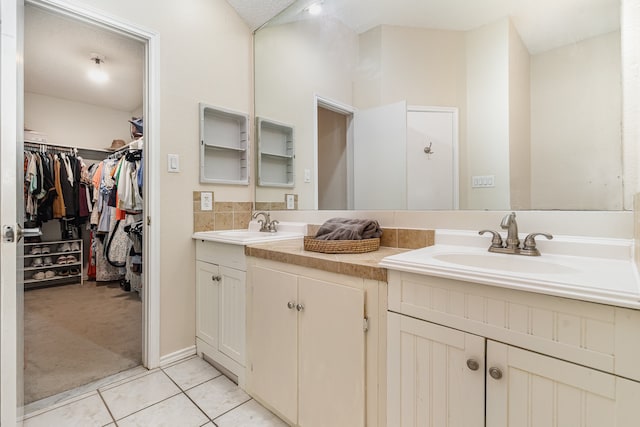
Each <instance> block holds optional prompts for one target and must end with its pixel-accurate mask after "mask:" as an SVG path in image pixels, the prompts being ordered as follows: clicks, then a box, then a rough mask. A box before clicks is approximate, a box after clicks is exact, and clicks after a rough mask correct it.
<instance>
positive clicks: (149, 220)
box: [147, 216, 151, 226]
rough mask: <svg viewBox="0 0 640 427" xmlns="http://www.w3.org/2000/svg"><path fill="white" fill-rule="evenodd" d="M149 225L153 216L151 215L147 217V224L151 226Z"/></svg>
mask: <svg viewBox="0 0 640 427" xmlns="http://www.w3.org/2000/svg"><path fill="white" fill-rule="evenodd" d="M149 225H151V217H150V216H148V217H147V226H149Z"/></svg>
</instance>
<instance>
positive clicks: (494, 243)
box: [478, 230, 502, 248]
mask: <svg viewBox="0 0 640 427" xmlns="http://www.w3.org/2000/svg"><path fill="white" fill-rule="evenodd" d="M484 233H491V234H493V238H492V239H491V247H492V248H501V247H502V236H501V235H500V233H498V232H497V231H493V230H480V231H478V234H480V235H483V234H484Z"/></svg>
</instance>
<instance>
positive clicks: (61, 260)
mask: <svg viewBox="0 0 640 427" xmlns="http://www.w3.org/2000/svg"><path fill="white" fill-rule="evenodd" d="M66 263H67V257H66V256H64V255H61V256H59V257H58V259H57V260H56V264H58V265H62V264H66Z"/></svg>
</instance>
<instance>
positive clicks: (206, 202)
mask: <svg viewBox="0 0 640 427" xmlns="http://www.w3.org/2000/svg"><path fill="white" fill-rule="evenodd" d="M200 210H201V211H212V210H213V193H211V192H209V191H203V192H201V193H200Z"/></svg>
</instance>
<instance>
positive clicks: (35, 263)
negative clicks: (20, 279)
mask: <svg viewBox="0 0 640 427" xmlns="http://www.w3.org/2000/svg"><path fill="white" fill-rule="evenodd" d="M43 265H44V262H43V261H42V258H40V257H38V258H34V259H33V261H31V267H42V266H43Z"/></svg>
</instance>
